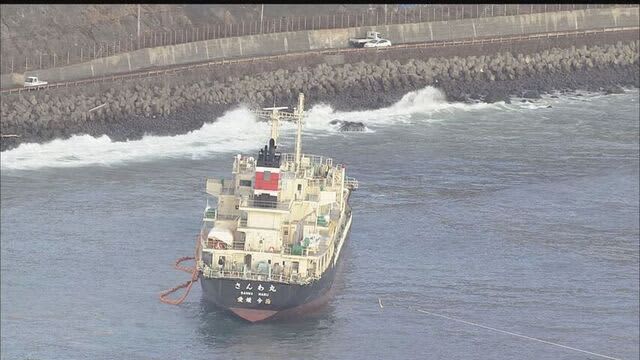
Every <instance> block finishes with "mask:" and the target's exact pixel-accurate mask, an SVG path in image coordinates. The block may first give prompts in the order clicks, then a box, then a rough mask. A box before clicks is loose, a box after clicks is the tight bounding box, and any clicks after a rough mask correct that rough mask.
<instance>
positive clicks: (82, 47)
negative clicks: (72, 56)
mask: <svg viewBox="0 0 640 360" xmlns="http://www.w3.org/2000/svg"><path fill="white" fill-rule="evenodd" d="M82 49H84V48H83V47H81V48H80V62H82V55H83V54H82Z"/></svg>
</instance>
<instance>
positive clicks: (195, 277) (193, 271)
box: [160, 236, 200, 305]
mask: <svg viewBox="0 0 640 360" xmlns="http://www.w3.org/2000/svg"><path fill="white" fill-rule="evenodd" d="M199 251H200V237H199V236H198V237H197V238H196V252H195V256H183V257H181V258H179V259H178V260H176V262H175V264H174V266H173V267H174V268H176V269H177V270H180V271H184V272H187V273H190V274H191V280H189V281H187V282H185V283H183V284H180V285H178V286H176V287H174V288H171V289H169V290H165V291H163V292H161V293H160V301H162V302H163V303H165V304H170V305H180V304H182V302H183V301H184V299H186V298H187V296H188V295H189V292H190V291H191V287H192V286H193V284H194V283H195V282H197V281H198V278H199V274H198V266H197V262H198V260H197V259H198V252H199ZM188 260H194V261H195V262H196V264H194V266H193V267H186V266H182V265H180V264H181V263H183V262H185V261H188ZM184 288H186V290H185V291H184V294H182V296H181V297H180V298H179V299H176V300H171V299H169V298H167V296H169V295H170V294H173V293H174V292H176V291H178V290H180V289H184Z"/></svg>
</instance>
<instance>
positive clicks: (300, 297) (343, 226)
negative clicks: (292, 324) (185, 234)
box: [196, 94, 358, 322]
mask: <svg viewBox="0 0 640 360" xmlns="http://www.w3.org/2000/svg"><path fill="white" fill-rule="evenodd" d="M286 109H287V108H286V107H273V108H264V109H262V110H256V111H255V113H256V114H257V115H258V116H259V117H267V118H268V119H269V120H271V134H270V137H269V139H268V141H267V142H266V144H265V145H264V147H263V148H261V149H260V150H259V151H258V152H257V153H256V154H255V156H251V155H249V156H247V155H241V154H238V155H236V156H235V157H234V159H233V168H232V175H233V176H232V178H230V179H207V180H206V193H207V194H208V196H212V197H214V198H215V199H216V200H217V206H216V207H211V206H209V205H208V204H209V200H208V199H207V206H206V208H205V210H204V216H203V225H202V228H201V231H200V234H199V236H198V237H197V241H198V244H197V249H198V250H197V252H196V270H197V272H198V278H199V280H200V283H201V286H202V292H203V297H204V298H205V299H206V300H207V301H208V302H210V303H213V304H214V305H216V306H217V307H220V308H223V309H226V310H228V311H230V312H231V313H233V314H235V315H237V316H238V317H240V318H242V319H245V320H247V321H249V322H259V321H265V320H274V319H280V318H285V317H289V316H300V315H303V314H305V313H306V312H308V311H309V310H312V309H314V308H317V307H320V306H321V305H323V304H325V303H326V302H327V301H328V298H329V290H330V289H331V286H332V284H333V281H334V277H335V275H336V268H337V266H338V265H339V262H340V258H341V253H342V249H343V248H344V244H345V241H346V240H347V235H348V234H349V230H350V228H351V219H352V213H351V207H350V205H349V197H350V195H351V193H352V192H353V191H354V190H355V189H357V188H358V182H357V181H356V180H355V179H353V178H350V177H348V176H347V175H346V168H345V166H344V165H342V164H335V163H334V161H333V159H331V158H328V157H324V156H319V155H310V154H302V153H301V148H302V126H303V117H304V95H303V94H300V95H299V97H298V104H297V107H295V108H294V109H293V111H290V112H289V111H285V110H286ZM281 121H292V122H295V123H296V125H297V131H296V141H295V151H294V152H293V153H283V152H280V149H279V147H278V136H279V126H280V122H281Z"/></svg>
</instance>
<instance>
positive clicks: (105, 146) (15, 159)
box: [0, 108, 269, 170]
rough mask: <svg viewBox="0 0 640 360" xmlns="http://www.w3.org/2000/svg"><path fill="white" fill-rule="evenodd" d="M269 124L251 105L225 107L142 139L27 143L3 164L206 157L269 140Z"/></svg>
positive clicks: (5, 157)
mask: <svg viewBox="0 0 640 360" xmlns="http://www.w3.org/2000/svg"><path fill="white" fill-rule="evenodd" d="M268 129H269V124H267V123H265V122H259V121H256V119H255V116H254V115H253V114H252V113H251V112H250V111H249V110H248V109H246V108H238V109H234V110H231V111H229V112H227V113H225V114H224V115H223V116H222V117H220V118H219V119H218V120H217V121H216V122H213V123H207V124H204V125H203V126H202V127H201V128H200V129H197V130H194V131H191V132H189V133H186V134H182V135H175V136H150V135H148V136H144V137H143V138H142V139H140V140H132V141H125V142H117V141H112V140H111V139H110V138H109V137H107V136H100V137H97V138H96V137H92V136H89V135H79V136H72V137H70V138H69V139H64V140H62V139H56V140H53V141H51V142H48V143H44V144H35V143H25V144H21V145H19V146H18V147H17V148H15V149H12V150H8V151H4V152H2V153H0V156H1V160H2V168H3V169H20V170H24V169H38V168H44V167H77V166H87V165H106V166H109V165H114V164H118V163H122V162H126V161H144V160H149V159H155V158H158V157H184V156H190V157H192V158H200V157H204V156H206V155H209V154H211V153H216V152H229V151H246V150H250V149H253V148H255V147H256V144H261V143H263V142H265V141H266V137H267V136H268V133H269V132H268Z"/></svg>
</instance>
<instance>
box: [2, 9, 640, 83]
mask: <svg viewBox="0 0 640 360" xmlns="http://www.w3.org/2000/svg"><path fill="white" fill-rule="evenodd" d="M639 23H640V18H639V12H638V8H637V7H635V8H632V7H624V8H608V9H590V10H575V11H562V12H555V13H539V14H531V15H517V16H497V17H488V18H477V19H463V20H455V21H437V22H425V23H414V24H402V25H383V26H369V27H359V28H348V29H330V30H314V31H298V32H287V33H276V34H263V35H253V36H244V37H234V38H224V39H215V40H207V41H198V42H193V43H187V44H179V45H172V46H163V47H157V48H148V49H141V50H137V51H133V52H130V53H123V54H118V55H114V56H110V57H106V58H100V59H95V60H92V61H90V62H85V63H82V64H76V65H69V66H64V67H59V68H53V69H44V70H36V71H29V72H27V73H25V74H24V76H38V77H40V78H41V79H44V80H46V81H49V82H59V81H70V80H78V79H83V78H88V77H92V76H103V75H111V74H117V73H123V72H130V71H136V70H142V69H146V68H152V67H160V66H167V65H179V64H188V63H193V62H203V61H207V60H219V59H223V58H236V57H251V56H262V55H277V54H285V53H289V52H304V51H314V50H325V49H334V48H345V47H348V46H349V45H348V40H349V38H352V37H361V36H363V34H365V33H366V31H369V30H376V31H380V32H381V33H382V34H383V35H384V36H385V37H386V38H388V39H389V40H391V41H392V43H394V44H401V43H411V42H424V41H442V40H455V39H465V38H479V37H497V36H508V35H519V34H531V33H545V32H556V31H572V30H590V29H603V28H612V27H625V26H638V25H639ZM17 78H18V79H19V78H21V76H17V77H16V76H13V77H12V76H11V74H7V75H3V76H2V78H1V81H0V85H1V87H2V88H7V87H12V86H15V85H16V80H15V79H17Z"/></svg>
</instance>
